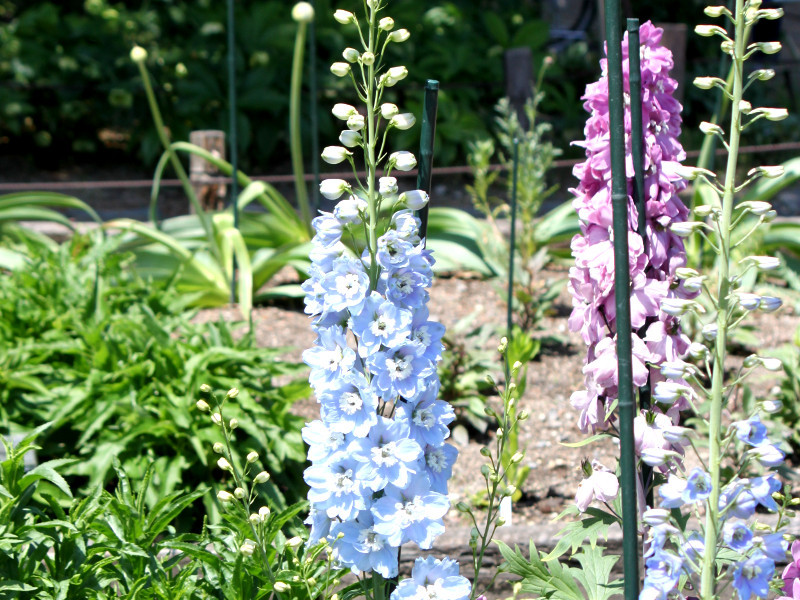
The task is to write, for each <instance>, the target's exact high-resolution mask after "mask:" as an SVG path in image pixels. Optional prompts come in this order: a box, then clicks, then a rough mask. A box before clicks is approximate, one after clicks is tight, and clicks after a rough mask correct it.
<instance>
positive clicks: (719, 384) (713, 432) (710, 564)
mask: <svg viewBox="0 0 800 600" xmlns="http://www.w3.org/2000/svg"><path fill="white" fill-rule="evenodd" d="M734 14H735V17H736V23H735V27H734V53H733V101H732V102H731V125H730V130H729V140H730V142H729V146H730V152H729V153H728V164H727V166H726V170H725V187H724V194H723V196H722V215H721V216H720V240H719V250H720V253H719V267H718V272H719V288H718V305H719V311H718V313H717V328H718V331H717V339H716V345H715V348H714V367H713V370H712V374H711V411H710V415H709V432H708V445H709V455H708V465H709V467H710V472H709V474H710V476H711V496H710V497H709V499H708V504H707V512H706V529H705V556H704V559H703V571H702V575H701V581H700V597H701V598H702V599H703V600H712V599H713V598H714V597H715V589H714V588H715V583H716V559H717V540H718V537H719V496H720V480H721V465H720V458H721V456H720V450H721V448H720V444H721V440H720V436H721V432H722V408H723V393H724V371H725V358H726V353H727V348H726V346H727V338H728V327H729V319H730V306H729V304H730V299H729V295H730V245H731V231H730V230H731V227H730V226H731V216H732V213H733V195H734V190H735V188H736V165H737V159H738V151H739V138H740V135H741V113H740V110H739V103H740V101H741V99H742V82H743V71H744V58H743V57H744V49H745V48H744V46H745V41H746V40H745V24H744V1H743V0H736V11H735V13H734Z"/></svg>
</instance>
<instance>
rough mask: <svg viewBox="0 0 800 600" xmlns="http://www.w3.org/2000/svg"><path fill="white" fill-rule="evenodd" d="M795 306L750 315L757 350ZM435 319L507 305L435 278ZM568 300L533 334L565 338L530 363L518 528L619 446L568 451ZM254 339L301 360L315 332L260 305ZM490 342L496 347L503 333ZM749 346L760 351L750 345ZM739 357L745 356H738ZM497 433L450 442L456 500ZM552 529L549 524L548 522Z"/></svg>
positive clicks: (489, 315)
mask: <svg viewBox="0 0 800 600" xmlns="http://www.w3.org/2000/svg"><path fill="white" fill-rule="evenodd" d="M566 276H567V270H566V268H563V269H560V270H559V269H556V270H551V271H547V272H545V273H543V275H542V277H543V278H544V279H545V280H546V281H548V282H549V283H550V284H552V285H556V284H557V282H559V281H562V280H564V279H565V278H566ZM790 304H791V303H787V305H786V306H785V307H784V308H782V309H781V310H780V311H779V312H777V313H773V314H770V315H767V314H761V313H759V314H756V315H754V318H753V320H752V322H753V324H754V327H753V333H754V334H755V336H756V337H757V339H758V342H759V343H758V345H757V348H758V351H760V352H761V351H764V350H765V349H769V348H774V347H778V346H781V345H783V344H787V343H790V342H791V341H792V339H793V337H794V333H795V331H796V330H797V328H798V326H799V325H800V317H798V315H797V314H796V313H795V311H794V310H793V308H792V306H790ZM429 307H430V314H431V318H432V319H435V320H438V321H439V322H441V323H443V324H444V325H445V326H446V327H448V328H450V327H452V326H453V325H454V324H455V323H456V322H458V321H459V320H460V319H462V318H464V317H466V316H468V315H471V314H473V313H475V314H476V318H475V321H474V323H475V325H480V324H483V323H491V324H496V325H498V326H501V325H503V324H504V323H505V320H506V308H505V302H504V301H503V300H502V298H501V295H500V293H499V290H498V289H497V283H496V282H492V281H482V280H478V279H474V278H469V277H463V276H459V277H438V278H437V279H436V280H435V281H434V284H433V287H432V289H431V300H430V304H429ZM570 307H571V301H570V297H569V293H568V292H567V291H566V289H565V288H564V289H562V291H561V294H560V296H559V298H558V300H557V302H556V304H555V306H554V307H553V310H552V311H551V313H552V314H550V315H549V316H547V317H546V318H545V319H544V321H543V322H542V324H541V329H540V330H539V331H538V332H537V333H536V335H539V336H542V337H548V338H552V337H555V338H558V339H559V340H561V342H560V343H552V342H551V343H545V344H544V345H543V347H542V351H541V353H540V354H539V356H537V357H536V358H535V359H534V360H533V361H532V362H531V363H530V364H529V365H528V375H527V389H526V392H525V395H524V396H523V397H522V398H521V400H520V403H519V407H520V409H526V410H527V411H528V412H529V413H530V415H531V417H530V418H529V419H528V420H527V421H525V422H524V423H523V424H522V428H521V432H520V446H521V449H522V450H524V452H525V459H524V461H523V465H526V466H528V467H530V469H531V471H530V475H529V477H528V479H527V481H526V483H525V485H524V486H523V487H522V492H523V496H522V498H521V499H520V501H519V502H517V503H516V504H515V505H514V506H513V509H512V523H513V525H514V526H519V527H531V526H536V525H539V526H542V525H544V524H546V523H550V522H551V521H552V519H553V518H554V517H555V516H556V515H558V514H559V513H560V512H561V511H562V510H563V509H564V508H566V507H567V506H568V505H570V504H571V503H572V502H573V498H574V496H575V491H576V489H577V486H578V483H579V482H580V480H581V479H582V472H581V468H580V464H581V460H582V459H584V458H588V459H593V458H594V459H597V460H599V461H600V462H601V463H603V464H604V465H606V466H608V467H610V468H613V467H614V465H615V460H616V456H617V455H618V451H619V450H618V446H617V445H615V444H614V443H612V441H611V440H607V441H604V442H601V443H593V444H591V445H589V446H584V447H581V448H570V447H567V446H565V445H564V444H565V443H573V442H578V441H580V440H581V439H583V438H584V437H585V436H584V434H582V433H581V432H580V430H579V429H578V427H577V413H576V411H575V410H574V409H573V408H572V406H571V405H570V404H569V397H570V395H571V394H572V392H574V391H576V390H578V389H580V388H581V386H582V383H583V376H582V373H581V368H582V366H583V353H584V346H583V341H582V340H581V338H580V336H579V335H577V334H574V333H572V332H570V331H569V329H568V327H567V318H568V316H569V313H570V310H571V308H570ZM219 314H220V313H219V312H217V311H208V312H207V311H204V312H203V313H201V315H200V318H201V319H207V318H214V316H216V315H219ZM221 316H222V317H223V318H235V317H234V314H233V311H231V310H229V309H223V311H222V315H221ZM254 322H255V326H256V338H257V341H258V343H259V345H262V346H264V347H274V346H291V347H292V349H291V350H290V351H289V352H288V354H287V356H286V358H288V359H290V360H300V355H301V353H302V351H303V349H305V348H308V347H310V346H311V345H312V343H313V340H314V336H313V334H312V332H311V330H310V327H309V319H308V317H307V316H306V315H305V314H303V313H302V312H301V310H300V309H299V308H294V309H288V308H281V307H260V308H256V309H255V316H254ZM500 335H501V334H498V337H497V338H496V340H494V341H493V342H492V345H493V346H495V345H496V343H497V341H499V336H500ZM751 351H755V350H754V349H751ZM739 354H741V353H739ZM731 358H732V362H734V363H736V362H741V360H742V356H738V355H735V356H732V357H731ZM763 373H764V375H755V376H754V377H753V378H752V379H751V380H749V383H750V384H751V387H753V389H754V391H755V392H756V394H757V395H762V396H764V395H767V394H768V393H769V390H770V388H772V387H773V386H774V385H776V384H777V383H778V382H779V380H780V377H781V375H780V374H774V373H767V372H766V371H764V372H763ZM294 410H295V411H296V412H297V413H298V414H300V415H302V416H303V417H306V418H307V419H308V420H312V419H315V418H318V415H319V413H318V405H317V403H316V402H315V401H314V400H313V399H309V400H307V401H304V402H301V403H299V404H297V405H295V407H294ZM493 436H494V434H493V433H492V432H491V431H490V432H489V434H488V436H483V439H481V436H474V437H471V438H470V439H469V440H468V441H466V443H464V441H465V440H459V441H460V442H462V443H456V442H455V441H454V440H452V439H451V440H450V442H451V443H453V444H454V445H455V446H456V447H457V448H458V450H459V457H458V461H457V462H456V465H455V468H454V471H453V477H452V479H451V481H450V494H451V500H452V504H453V505H455V504H456V503H457V502H458V501H460V500H464V499H469V498H470V497H472V496H473V495H474V494H475V493H476V492H477V491H478V488H477V487H476V485H477V484H478V483H479V482H480V481H482V479H481V478H480V475H479V474H478V473H477V469H478V467H477V466H476V465H480V464H483V462H484V458H483V457H482V456H481V455H480V449H481V447H482V446H483V445H484V444H487V443H490V442H491V441H492V440H493ZM446 524H447V525H448V528H455V529H462V528H464V527H466V526H467V525H468V523H467V521H466V519H465V518H464V517H463V516H462V515H460V514H458V513H457V512H456V511H455V510H451V511H450V514H449V515H448V516H447V517H446ZM545 529H547V530H548V531H549V530H550V526H548V527H546V528H545Z"/></svg>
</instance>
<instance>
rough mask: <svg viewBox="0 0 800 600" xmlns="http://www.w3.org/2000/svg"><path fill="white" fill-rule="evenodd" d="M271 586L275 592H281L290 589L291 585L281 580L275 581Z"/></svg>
mask: <svg viewBox="0 0 800 600" xmlns="http://www.w3.org/2000/svg"><path fill="white" fill-rule="evenodd" d="M273 588H274V589H275V591H276V592H278V593H279V594H282V593H284V592H288V591H289V590H290V589H292V586H290V585H289V584H288V583H284V582H283V581H276V582H275V585H274V586H273Z"/></svg>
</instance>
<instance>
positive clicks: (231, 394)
mask: <svg viewBox="0 0 800 600" xmlns="http://www.w3.org/2000/svg"><path fill="white" fill-rule="evenodd" d="M225 395H226V396H227V397H228V398H230V399H231V400H233V399H234V398H236V397H237V396H238V395H239V388H235V387H233V388H231V389H229V390H228V393H227V394H225Z"/></svg>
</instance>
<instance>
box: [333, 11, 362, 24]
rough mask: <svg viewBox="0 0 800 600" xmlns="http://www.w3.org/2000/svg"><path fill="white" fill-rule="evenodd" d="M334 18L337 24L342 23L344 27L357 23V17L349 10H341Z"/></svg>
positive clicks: (334, 14)
mask: <svg viewBox="0 0 800 600" xmlns="http://www.w3.org/2000/svg"><path fill="white" fill-rule="evenodd" d="M333 18H334V19H336V22H337V23H341V24H342V25H349V24H350V23H355V22H356V16H355V15H354V14H353V13H351V12H350V11H349V10H341V9H339V10H337V11H336V12H335V13H333Z"/></svg>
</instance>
